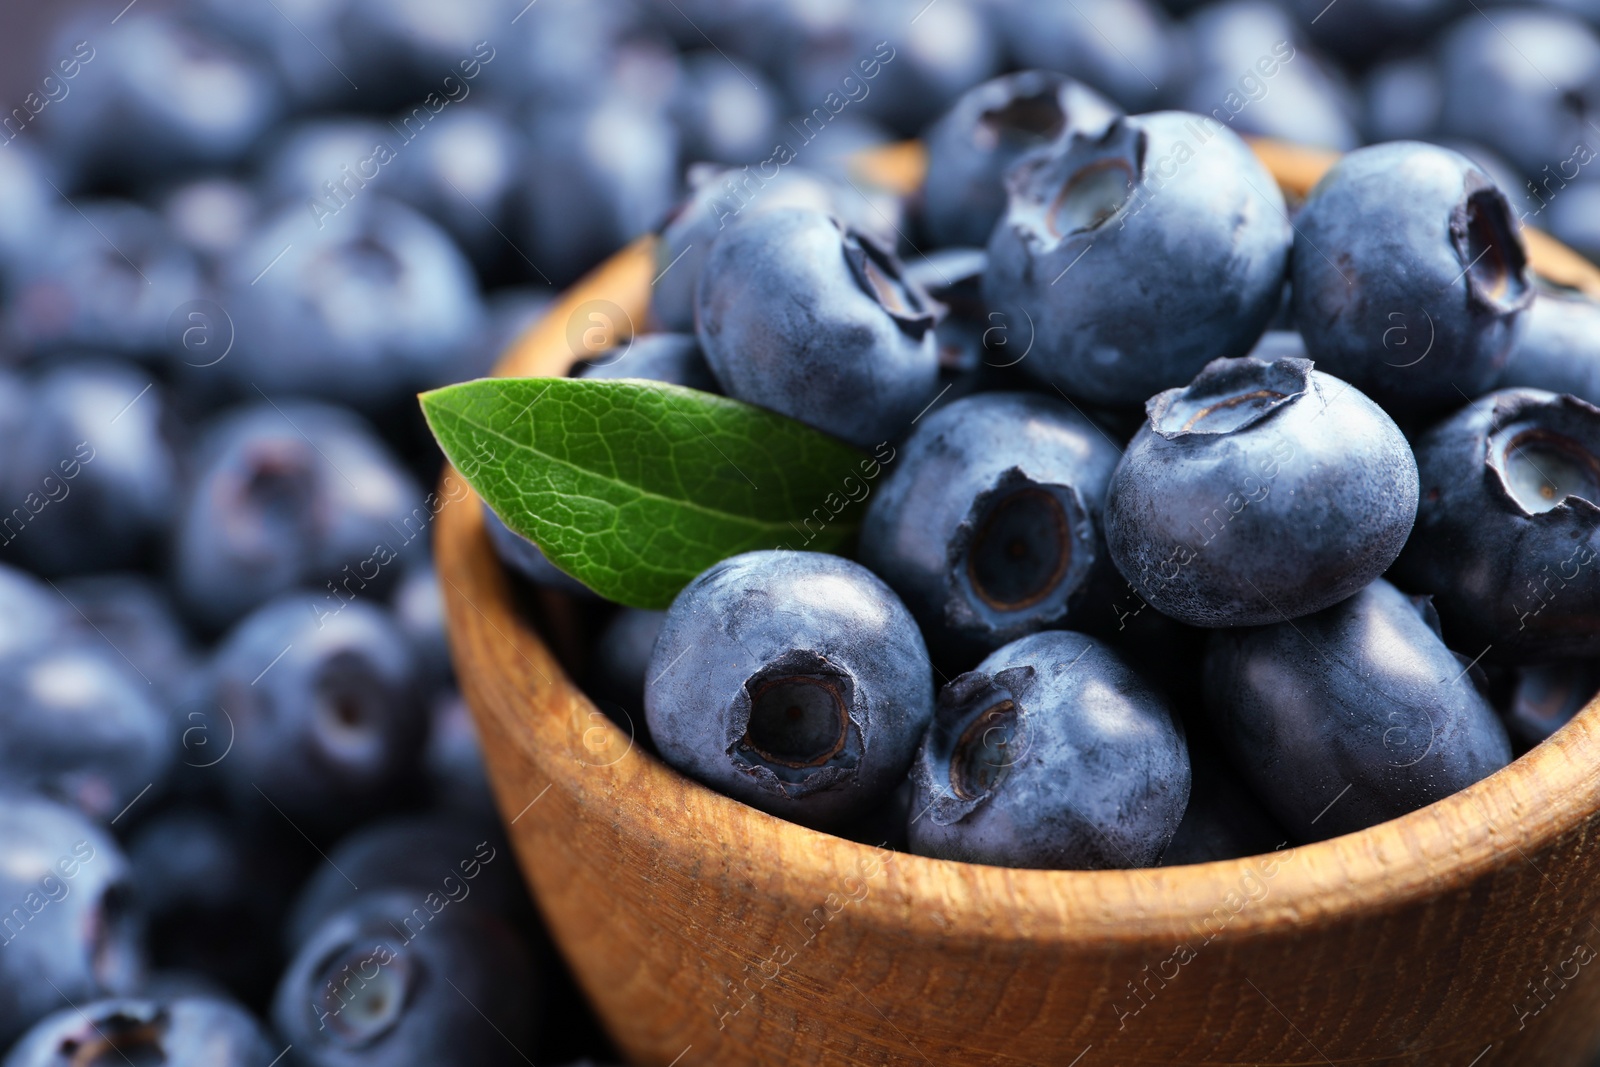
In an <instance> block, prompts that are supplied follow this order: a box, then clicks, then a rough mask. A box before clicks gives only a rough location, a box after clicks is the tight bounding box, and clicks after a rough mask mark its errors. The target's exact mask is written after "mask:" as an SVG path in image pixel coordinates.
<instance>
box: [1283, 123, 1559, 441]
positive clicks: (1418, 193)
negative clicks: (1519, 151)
mask: <svg viewBox="0 0 1600 1067" xmlns="http://www.w3.org/2000/svg"><path fill="white" fill-rule="evenodd" d="M1294 247H1295V251H1294V278H1293V282H1294V318H1295V324H1296V325H1297V326H1298V327H1299V329H1300V334H1301V336H1302V337H1304V338H1305V342H1306V348H1307V349H1309V350H1310V352H1311V356H1312V358H1313V359H1315V360H1316V361H1317V363H1318V365H1319V366H1322V367H1325V368H1326V369H1327V371H1328V372H1329V373H1330V374H1336V375H1338V376H1339V377H1341V378H1343V379H1344V380H1346V381H1348V382H1350V383H1351V384H1352V385H1354V386H1356V387H1357V388H1358V389H1361V390H1363V391H1365V392H1367V393H1368V394H1370V395H1371V396H1372V397H1373V399H1375V400H1377V401H1378V402H1379V403H1381V404H1384V405H1386V406H1388V407H1391V408H1393V409H1394V410H1399V411H1410V410H1418V409H1426V408H1428V407H1435V408H1437V407H1439V406H1441V405H1445V404H1451V403H1456V402H1459V398H1460V397H1461V396H1463V395H1465V396H1476V395H1477V394H1478V393H1480V392H1482V391H1483V390H1484V389H1486V388H1488V387H1490V386H1491V385H1492V384H1493V383H1494V380H1495V378H1496V377H1497V376H1498V375H1499V372H1500V368H1501V367H1502V366H1503V365H1504V364H1505V360H1506V357H1507V356H1508V355H1509V353H1510V351H1511V345H1512V343H1513V341H1514V340H1515V338H1516V328H1517V323H1518V320H1519V318H1520V315H1521V312H1522V310H1523V309H1524V308H1526V307H1527V306H1528V304H1529V303H1530V302H1531V301H1532V300H1533V289H1532V286H1531V285H1530V283H1529V275H1528V266H1527V258H1528V257H1527V252H1526V250H1525V249H1524V247H1523V244H1522V237H1521V235H1520V234H1518V232H1517V227H1516V222H1515V220H1514V219H1513V218H1512V215H1511V208H1510V205H1509V203H1508V202H1507V200H1506V197H1505V194H1504V193H1502V192H1501V191H1500V190H1499V189H1498V188H1497V187H1496V186H1495V184H1494V182H1493V181H1492V180H1491V179H1490V177H1489V175H1488V174H1486V173H1485V172H1484V171H1483V170H1482V169H1481V168H1480V167H1478V166H1477V165H1475V164H1473V163H1472V162H1471V161H1469V160H1468V159H1467V158H1466V157H1465V156H1462V155H1459V154H1457V153H1455V152H1452V151H1450V150H1449V149H1445V148H1439V147H1436V146H1434V145H1426V144H1420V143H1417V142H1410V141H1398V142H1395V143H1393V144H1385V145H1375V146H1373V147H1371V148H1363V149H1359V150H1357V151H1355V152H1351V153H1350V154H1349V155H1347V156H1345V157H1344V158H1343V159H1341V160H1340V161H1339V162H1338V163H1337V164H1335V165H1334V167H1333V169H1332V170H1330V171H1329V172H1328V174H1327V176H1326V177H1324V178H1323V179H1322V181H1320V182H1318V183H1317V186H1316V188H1315V189H1313V190H1312V191H1311V196H1310V197H1309V198H1308V199H1307V200H1306V204H1305V207H1304V208H1302V209H1301V211H1300V213H1299V215H1298V216H1297V217H1296V219H1295V242H1294Z"/></svg>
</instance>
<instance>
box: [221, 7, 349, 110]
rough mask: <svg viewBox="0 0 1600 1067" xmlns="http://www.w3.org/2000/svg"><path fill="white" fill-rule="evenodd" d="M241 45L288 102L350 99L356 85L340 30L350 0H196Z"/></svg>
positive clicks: (318, 103) (316, 103) (327, 102)
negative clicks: (261, 1)
mask: <svg viewBox="0 0 1600 1067" xmlns="http://www.w3.org/2000/svg"><path fill="white" fill-rule="evenodd" d="M195 6H196V7H197V8H199V9H200V10H202V11H203V12H204V13H205V17H206V18H208V19H210V20H212V21H213V22H214V23H215V24H216V25H217V26H218V27H219V28H220V29H221V30H222V32H224V33H226V34H227V35H228V36H229V37H230V38H231V39H232V40H234V41H235V42H237V43H238V44H239V45H240V46H241V47H243V48H247V49H249V50H250V51H251V52H252V53H253V54H254V55H257V56H260V57H261V58H262V61H263V62H265V63H266V64H267V65H268V66H269V67H270V68H271V69H272V71H273V72H274V73H275V74H276V76H277V80H278V83H279V85H280V86H281V87H282V91H283V92H284V94H285V95H286V97H287V98H288V100H289V101H290V102H291V103H293V104H295V105H297V106H300V107H307V106H314V107H327V106H332V105H336V104H343V103H351V102H353V101H354V100H355V98H356V96H357V93H358V89H357V86H356V84H355V83H354V82H352V81H351V80H350V76H349V74H348V73H346V71H348V69H349V67H350V66H351V60H350V57H349V56H348V55H346V54H345V51H344V40H343V38H342V37H341V36H340V34H339V22H340V18H341V16H342V14H343V12H344V11H345V10H347V9H348V8H349V7H350V0H273V2H272V3H271V4H266V5H256V4H241V3H238V2H237V0H199V2H198V3H197V4H196V5H195Z"/></svg>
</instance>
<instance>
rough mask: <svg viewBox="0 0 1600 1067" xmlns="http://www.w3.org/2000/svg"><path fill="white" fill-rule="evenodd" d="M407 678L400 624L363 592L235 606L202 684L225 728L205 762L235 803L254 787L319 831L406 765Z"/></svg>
mask: <svg viewBox="0 0 1600 1067" xmlns="http://www.w3.org/2000/svg"><path fill="white" fill-rule="evenodd" d="M414 678H415V672H414V670H413V667H412V662H411V652H410V649H409V648H408V647H407V644H406V638H405V634H404V633H402V632H401V631H400V628H399V627H398V626H396V625H395V623H394V620H393V618H392V617H390V616H389V615H388V613H387V612H384V611H382V610H380V609H378V608H375V607H373V606H371V605H370V604H368V603H366V602H364V601H354V602H351V603H348V604H346V605H344V607H343V608H342V610H340V611H339V612H337V613H336V614H322V615H320V616H319V614H318V613H317V605H316V604H315V602H314V601H313V599H312V598H310V597H308V596H305V595H303V594H289V595H287V596H284V597H281V598H279V599H277V600H273V601H271V602H269V603H267V604H266V605H264V606H263V607H261V608H260V609H258V610H257V611H255V612H254V613H252V614H251V615H249V616H248V617H246V618H245V619H244V621H243V622H241V623H240V624H239V625H238V626H237V627H235V628H234V629H233V630H232V631H231V632H230V633H229V634H228V635H227V636H226V637H225V638H224V639H223V641H222V644H221V645H220V646H219V647H218V649H217V652H216V656H215V659H214V660H213V662H212V664H211V667H210V678H209V684H208V686H207V688H206V698H207V699H208V700H209V701H210V703H212V704H214V705H215V706H217V707H218V708H221V709H222V712H223V713H224V716H225V718H226V720H227V722H228V723H229V724H231V726H232V728H233V730H234V732H235V734H234V737H235V739H234V744H233V749H232V751H231V752H230V753H229V754H228V756H227V757H226V758H224V759H223V760H222V761H221V762H220V763H219V764H218V765H217V766H218V769H219V771H220V772H221V776H222V778H223V784H224V786H225V787H226V788H227V790H228V792H229V794H230V796H231V797H232V799H233V801H234V803H235V806H236V807H237V808H239V809H241V810H248V811H255V810H256V809H262V808H263V805H262V803H261V802H262V799H263V798H265V800H266V801H267V802H268V803H269V804H270V805H271V806H272V807H273V808H275V809H277V811H278V812H279V813H281V816H282V817H287V818H288V819H290V820H292V821H293V822H294V823H295V824H296V825H298V826H304V827H308V828H314V829H318V830H327V831H329V832H337V831H338V830H340V829H344V828H348V827H350V826H352V825H354V824H356V823H357V822H359V821H360V820H361V819H362V818H363V817H365V816H367V815H370V814H372V813H373V812H374V811H377V810H381V809H382V808H383V807H384V806H385V804H386V803H388V802H392V801H393V800H394V799H395V798H396V796H397V795H398V793H399V791H401V790H403V789H405V788H406V787H407V786H408V785H409V784H410V783H411V782H412V781H413V780H414V779H415V776H416V773H417V765H418V760H419V758H420V756H421V752H422V745H423V741H424V739H425V733H426V730H427V721H426V718H425V714H426V711H425V708H424V706H423V702H422V698H421V694H419V693H417V692H416V690H415V685H414ZM267 817H269V818H273V819H276V818H279V817H280V816H279V815H273V814H272V813H270V812H269V813H268V814H267Z"/></svg>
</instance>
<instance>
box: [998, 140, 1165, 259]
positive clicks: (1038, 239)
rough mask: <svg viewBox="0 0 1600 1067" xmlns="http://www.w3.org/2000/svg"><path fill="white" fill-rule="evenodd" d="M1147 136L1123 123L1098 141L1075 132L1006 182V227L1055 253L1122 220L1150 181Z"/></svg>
mask: <svg viewBox="0 0 1600 1067" xmlns="http://www.w3.org/2000/svg"><path fill="white" fill-rule="evenodd" d="M1144 157H1145V133H1144V131H1143V130H1140V129H1138V128H1137V127H1135V126H1133V125H1130V124H1129V123H1128V122H1126V121H1124V120H1123V119H1122V118H1117V119H1114V120H1113V121H1112V122H1111V123H1110V124H1109V125H1108V126H1107V127H1106V129H1105V131H1104V132H1103V133H1101V134H1099V135H1098V136H1092V135H1089V134H1084V133H1079V132H1074V133H1072V134H1070V135H1069V136H1068V137H1067V138H1066V140H1065V141H1064V142H1062V143H1061V144H1059V145H1057V146H1055V147H1053V148H1051V149H1048V150H1041V151H1040V152H1038V153H1036V154H1034V155H1031V156H1029V157H1027V158H1026V159H1024V160H1023V161H1022V162H1021V163H1018V164H1017V165H1016V166H1015V167H1014V168H1013V169H1012V171H1011V173H1010V174H1009V175H1007V177H1006V189H1007V192H1008V193H1009V201H1008V204H1009V206H1008V209H1007V215H1006V220H1005V225H1008V226H1011V227H1012V228H1013V229H1015V230H1016V232H1017V233H1018V234H1019V235H1020V236H1021V237H1022V239H1023V241H1024V243H1025V244H1028V245H1031V246H1032V247H1033V248H1034V250H1035V251H1039V252H1049V251H1053V250H1054V249H1055V248H1057V247H1059V246H1060V245H1061V244H1063V243H1065V242H1066V241H1068V240H1070V239H1071V238H1073V237H1076V236H1079V235H1081V234H1086V233H1090V232H1092V231H1095V230H1098V229H1100V228H1101V227H1103V226H1104V225H1105V224H1106V223H1107V222H1110V221H1111V220H1112V219H1114V218H1116V217H1117V216H1118V215H1120V214H1121V213H1122V211H1123V208H1125V207H1126V206H1127V205H1128V203H1129V201H1131V200H1132V199H1133V195H1134V190H1135V188H1136V187H1137V186H1138V185H1139V183H1140V182H1141V181H1143V180H1144Z"/></svg>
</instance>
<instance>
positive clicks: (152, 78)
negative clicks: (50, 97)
mask: <svg viewBox="0 0 1600 1067" xmlns="http://www.w3.org/2000/svg"><path fill="white" fill-rule="evenodd" d="M56 41H57V43H56V45H55V49H54V51H55V53H56V54H59V55H61V56H63V57H65V56H71V57H73V59H74V60H77V61H81V65H78V76H77V77H76V78H75V79H74V80H73V81H72V82H71V83H70V85H71V87H72V96H73V97H74V98H75V99H74V102H73V104H72V105H71V106H70V107H68V106H64V107H62V108H60V110H59V112H57V111H55V110H54V109H52V113H51V115H50V121H49V123H48V124H47V127H46V130H47V132H48V134H49V136H50V139H51V142H52V144H53V147H54V151H55V152H56V153H58V154H59V156H60V157H61V158H65V159H69V160H71V161H72V162H73V165H74V167H75V168H78V169H81V170H83V171H85V172H87V173H88V174H90V175H92V176H95V177H101V176H104V177H108V178H113V179H117V180H122V181H127V180H129V179H135V180H138V179H149V178H158V177H162V176H165V175H168V174H183V173H184V172H185V171H187V170H189V169H191V168H197V167H215V166H226V165H228V164H230V163H234V162H236V161H238V160H239V159H240V158H241V157H242V156H243V155H244V154H245V152H246V151H247V150H248V149H249V148H250V146H251V145H252V144H254V143H255V141H256V139H257V138H259V137H260V136H261V134H262V133H264V132H265V131H266V129H267V128H268V127H269V126H271V125H272V123H273V122H274V121H276V119H277V118H278V115H279V114H280V113H281V111H282V109H283V98H282V93H281V90H280V88H279V86H278V83H277V81H276V79H274V78H273V77H272V75H271V74H270V73H269V72H268V71H267V70H266V69H265V68H264V67H262V66H261V65H260V64H258V63H257V62H256V61H255V59H254V58H252V55H251V52H250V51H248V50H246V49H244V48H241V47H239V46H237V45H235V44H234V43H233V42H231V41H229V40H228V39H227V38H226V37H224V36H222V35H221V34H219V33H217V32H215V30H214V29H213V28H212V27H210V26H208V25H207V24H206V22H205V21H204V20H203V19H198V18H194V17H191V16H185V15H180V14H169V13H165V12H147V11H130V12H128V14H127V16H126V17H125V18H120V19H119V20H118V21H117V22H116V23H114V24H112V25H110V26H107V25H105V24H104V23H102V22H99V21H94V22H82V21H80V22H77V23H73V24H70V25H68V26H67V27H65V29H64V31H63V32H62V33H61V34H59V35H58V36H57V39H56ZM75 65H77V64H75ZM63 73H64V72H63Z"/></svg>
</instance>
